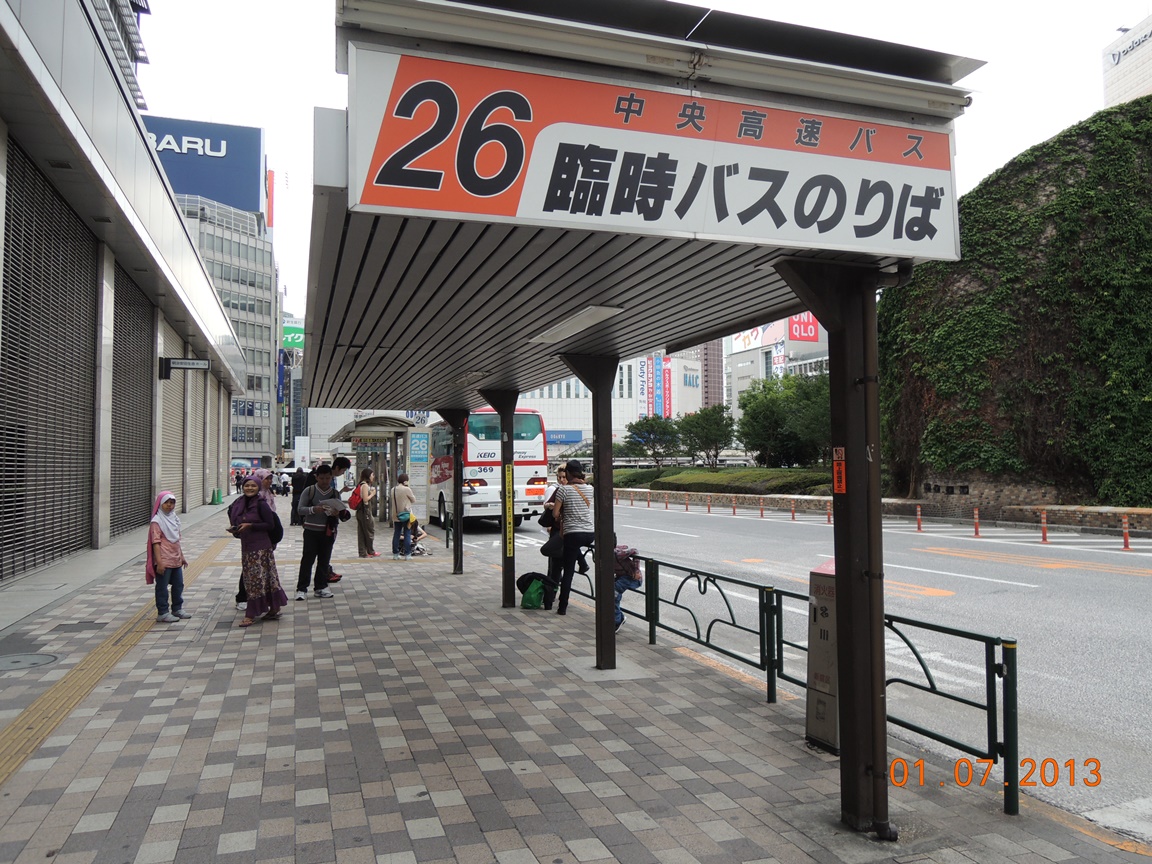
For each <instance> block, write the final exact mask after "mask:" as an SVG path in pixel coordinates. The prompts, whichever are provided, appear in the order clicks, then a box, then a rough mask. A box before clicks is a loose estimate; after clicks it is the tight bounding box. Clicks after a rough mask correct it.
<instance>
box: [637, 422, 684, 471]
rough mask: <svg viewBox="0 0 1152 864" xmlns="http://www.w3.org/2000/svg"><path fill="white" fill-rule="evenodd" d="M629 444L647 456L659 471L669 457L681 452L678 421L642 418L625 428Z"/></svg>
mask: <svg viewBox="0 0 1152 864" xmlns="http://www.w3.org/2000/svg"><path fill="white" fill-rule="evenodd" d="M624 428H625V429H627V430H628V437H627V439H626V441H625V443H627V444H631V445H632V446H634V447H636V448H638V449H639V450H640V451H641V452H642V453H644V454H645V455H647V456H648V457H649V458H650V459H651V460H652V464H653V465H655V466H656V469H657V470H659V469H660V468H661V467H662V466H663V465H664V463H665V462H666V461H667V460H668V458H669V457H671V456H675V455H676V454H677V453H679V452H680V433H679V431H678V430H677V428H676V421H675V420H671V419H669V418H667V417H641V418H640V419H639V420H637V421H636V422H635V423H629V424H628V425H627V426H625V427H624Z"/></svg>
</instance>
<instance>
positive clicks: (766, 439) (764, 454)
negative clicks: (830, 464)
mask: <svg viewBox="0 0 1152 864" xmlns="http://www.w3.org/2000/svg"><path fill="white" fill-rule="evenodd" d="M829 404H830V403H829V389H828V376H827V375H816V376H813V377H808V376H804V375H785V376H784V377H783V378H760V379H757V380H755V381H753V382H752V386H751V387H750V388H749V389H747V390H745V391H744V392H743V393H741V394H740V411H741V417H740V421H739V422H738V423H737V426H736V435H737V437H738V438H739V439H740V441H741V442H742V443H743V444H744V449H745V450H747V451H748V452H750V453H752V454H753V456H754V458H755V460H756V464H757V465H759V466H761V467H762V468H789V467H791V466H794V465H803V466H811V465H815V464H816V463H817V462H826V461H827V460H828V456H829V455H830V453H831V447H832V421H831V417H830V416H829Z"/></svg>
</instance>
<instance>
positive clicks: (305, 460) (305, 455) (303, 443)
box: [292, 435, 312, 468]
mask: <svg viewBox="0 0 1152 864" xmlns="http://www.w3.org/2000/svg"><path fill="white" fill-rule="evenodd" d="M311 442H312V439H311V438H309V437H308V436H307V435H297V436H296V441H295V446H293V448H292V450H293V452H295V454H296V464H297V465H300V466H303V467H304V468H310V467H311V466H312V452H311Z"/></svg>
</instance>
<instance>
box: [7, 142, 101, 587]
mask: <svg viewBox="0 0 1152 864" xmlns="http://www.w3.org/2000/svg"><path fill="white" fill-rule="evenodd" d="M4 206H5V229H4V284H3V290H2V292H0V303H2V304H3V308H2V309H0V327H2V328H3V329H2V331H0V579H3V578H7V577H10V576H14V575H16V574H18V573H22V572H24V571H26V570H30V569H32V568H33V567H37V566H39V565H41V564H46V563H48V562H49V561H53V560H55V559H57V558H62V557H63V556H65V555H67V554H69V553H71V552H75V551H77V550H80V549H85V548H89V547H90V546H91V545H92V489H93V485H94V482H95V481H94V478H93V473H94V470H95V458H94V455H93V454H94V438H95V420H94V417H95V407H94V402H95V391H96V248H97V247H96V239H95V238H94V237H93V236H92V234H91V233H90V232H89V231H88V229H87V228H86V227H85V225H84V222H83V221H82V220H81V219H80V217H78V216H77V215H76V214H75V213H74V212H73V211H72V210H71V209H70V208H69V207H68V205H67V204H66V203H65V202H64V200H63V199H62V198H61V197H60V196H59V195H58V194H57V192H56V190H55V189H53V188H52V186H51V184H49V182H48V179H47V178H46V177H45V176H44V175H43V174H41V173H40V170H39V169H38V168H37V167H36V166H35V164H34V163H33V162H32V160H31V159H30V158H29V157H28V155H27V154H26V153H25V152H24V151H23V150H21V149H20V147H19V145H17V143H16V142H15V141H14V140H13V139H11V138H9V139H8V192H7V197H6V200H5V202H4ZM46 514H55V517H53V516H50V515H47V516H46ZM61 520H63V521H61ZM54 523H59V524H62V525H63V524H66V525H67V530H52V531H51V535H50V537H49V536H48V535H46V533H45V532H46V530H48V529H47V528H46V527H45V526H46V525H51V524H54Z"/></svg>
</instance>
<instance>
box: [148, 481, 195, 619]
mask: <svg viewBox="0 0 1152 864" xmlns="http://www.w3.org/2000/svg"><path fill="white" fill-rule="evenodd" d="M145 560H146V562H147V568H148V570H147V572H146V573H145V576H144V581H145V582H147V583H148V584H149V585H152V584H155V586H156V620H157V621H163V622H164V623H165V624H174V623H176V622H177V621H179V620H180V619H181V618H191V617H192V616H191V615H190V614H189V613H188V612H185V611H184V568H185V567H187V566H188V561H187V560H186V559H185V558H184V552H183V550H182V549H181V548H180V517H179V516H177V515H176V496H175V495H173V494H172V493H171V492H168V491H164V492H161V493H160V494H159V495H157V496H156V503H155V504H153V505H152V521H151V522H150V523H149V525H148V552H147V554H146V555H145ZM169 588H171V589H172V605H171V608H169V605H168V589H169Z"/></svg>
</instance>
